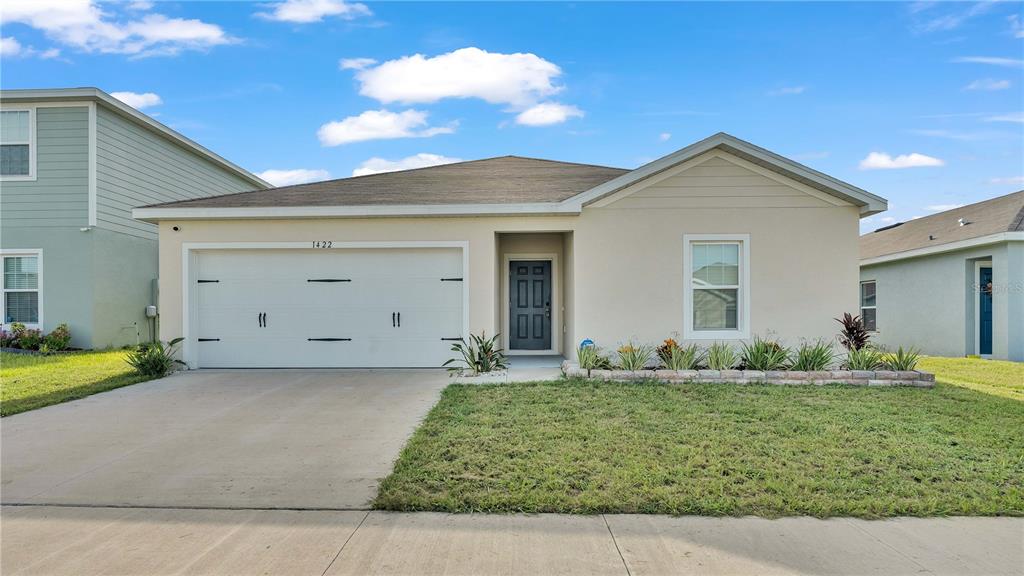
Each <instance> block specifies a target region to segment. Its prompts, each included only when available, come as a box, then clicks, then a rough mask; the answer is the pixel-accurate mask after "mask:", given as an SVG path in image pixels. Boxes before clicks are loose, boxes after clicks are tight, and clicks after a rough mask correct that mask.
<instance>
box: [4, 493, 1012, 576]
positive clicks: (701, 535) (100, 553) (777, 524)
mask: <svg viewBox="0 0 1024 576" xmlns="http://www.w3.org/2000/svg"><path fill="white" fill-rule="evenodd" d="M0 516H2V525H0V541H2V548H0V552H2V561H0V572H2V573H3V574H5V575H7V574H76V575H77V574H81V575H87V574H101V573H102V574H172V573H173V574H312V575H316V576H322V575H325V574H328V575H341V574H358V575H364V574H410V575H412V574H415V575H431V574H460V575H461V574H466V575H470V574H472V575H485V574H530V575H534V574H559V575H573V574H587V575H590V574H615V575H626V576H643V575H648V574H659V575H660V574H868V573H870V574H951V575H952V574H1021V573H1022V572H1024V519H1021V518H949V519H944V518H942V519H912V518H906V519H896V520H886V521H863V520H850V519H831V520H817V519H812V518H785V519H781V520H763V519H758V518H701V517H680V518H673V517H666V516H639V515H607V516H600V515H599V516H566V515H557V514H542V515H533V516H525V515H509V516H494V515H470V514H464V515H450V514H433V513H417V514H400V513H388V512H363V511H314V510H305V511H290V510H211V509H168V508H159V509H146V508H83V507H53V506H7V507H4V508H2V510H0Z"/></svg>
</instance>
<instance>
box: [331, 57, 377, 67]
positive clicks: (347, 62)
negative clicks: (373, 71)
mask: <svg viewBox="0 0 1024 576" xmlns="http://www.w3.org/2000/svg"><path fill="white" fill-rule="evenodd" d="M376 63H377V61H376V60H374V59H373V58H342V59H341V60H340V61H339V62H338V67H339V68H341V69H342V70H362V69H363V68H367V67H369V66H373V65H374V64H376Z"/></svg>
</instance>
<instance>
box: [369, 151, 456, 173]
mask: <svg viewBox="0 0 1024 576" xmlns="http://www.w3.org/2000/svg"><path fill="white" fill-rule="evenodd" d="M453 162H462V159H461V158H450V157H448V156H442V155H440V154H427V153H425V152H421V153H419V154H416V155H414V156H407V157H405V158H401V159H399V160H386V159H384V158H377V157H374V158H370V159H369V160H367V161H365V162H363V163H362V164H360V165H359V167H358V168H356V169H355V170H353V171H352V175H353V176H367V175H369V174H380V173H381V172H395V171H396V170H411V169H413V168H427V167H429V166H440V165H442V164H451V163H453Z"/></svg>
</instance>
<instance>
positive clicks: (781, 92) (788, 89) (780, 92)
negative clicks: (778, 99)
mask: <svg viewBox="0 0 1024 576" xmlns="http://www.w3.org/2000/svg"><path fill="white" fill-rule="evenodd" d="M806 90H807V86H783V87H782V88H778V89H776V90H771V91H769V92H768V95H769V96H795V95H797V94H803V93H804V92H805V91H806Z"/></svg>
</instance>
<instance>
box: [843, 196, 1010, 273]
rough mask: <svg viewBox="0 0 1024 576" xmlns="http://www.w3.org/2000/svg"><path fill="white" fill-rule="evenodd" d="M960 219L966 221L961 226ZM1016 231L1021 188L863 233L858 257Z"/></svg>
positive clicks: (868, 256)
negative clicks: (1004, 194) (1003, 194)
mask: <svg viewBox="0 0 1024 576" xmlns="http://www.w3.org/2000/svg"><path fill="white" fill-rule="evenodd" d="M961 218H962V219H963V220H964V222H967V223H968V224H965V225H963V226H961V225H960V219H961ZM1019 231H1024V190H1021V191H1019V192H1014V193H1012V194H1007V195H1006V196H1000V197H998V198H992V199H991V200H985V201H983V202H978V203H977V204H970V205H967V206H961V207H960V208H954V209H953V210H947V211H945V212H939V213H938V214H932V215H931V216H925V217H924V218H918V219H916V220H910V221H909V222H903V223H902V224H899V225H894V226H890V227H888V228H885V229H881V230H878V231H876V232H871V233H869V234H865V235H863V236H861V237H860V258H861V260H866V259H868V258H877V257H879V256H887V255H889V254H896V253H899V252H906V251H908V250H915V249H917V248H925V247H929V246H941V245H943V244H949V243H950V242H958V241H961V240H969V239H971V238H980V237H982V236H988V235H990V234H997V233H999V232H1019Z"/></svg>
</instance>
